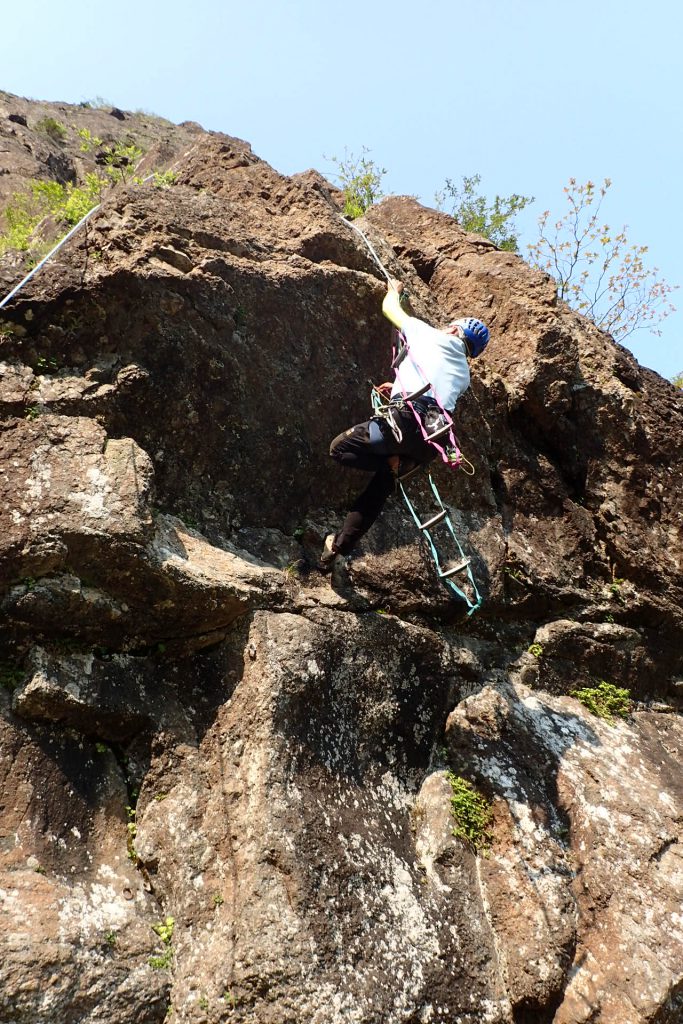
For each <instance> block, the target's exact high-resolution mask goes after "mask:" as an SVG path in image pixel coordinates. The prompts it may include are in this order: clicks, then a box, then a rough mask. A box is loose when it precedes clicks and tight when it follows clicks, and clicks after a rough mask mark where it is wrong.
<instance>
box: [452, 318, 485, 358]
mask: <svg viewBox="0 0 683 1024" xmlns="http://www.w3.org/2000/svg"><path fill="white" fill-rule="evenodd" d="M449 327H462V332H463V334H464V335H465V339H466V341H467V348H468V350H469V353H470V355H471V356H479V355H481V353H482V352H483V351H484V349H485V348H486V346H487V345H488V343H489V329H488V327H487V326H486V324H485V323H482V321H481V320H477V319H476V318H475V317H473V316H466V317H464V318H463V319H462V320H454V321H453V323H451V324H449Z"/></svg>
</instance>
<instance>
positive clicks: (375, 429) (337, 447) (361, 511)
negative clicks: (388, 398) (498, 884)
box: [330, 409, 437, 555]
mask: <svg viewBox="0 0 683 1024" xmlns="http://www.w3.org/2000/svg"><path fill="white" fill-rule="evenodd" d="M393 415H394V417H395V420H396V422H397V425H398V427H399V429H400V431H401V434H402V439H401V441H397V440H396V437H395V436H394V434H393V432H392V430H391V427H390V426H389V424H388V423H387V422H386V420H385V419H383V418H379V417H376V418H374V419H371V420H368V421H367V422H365V423H357V424H356V426H355V427H351V429H350V430H346V431H344V433H343V434H340V435H339V436H338V437H335V439H334V441H333V442H332V444H331V445H330V455H331V456H332V458H333V459H335V461H336V462H338V463H340V465H342V466H349V467H350V468H351V469H362V470H365V471H366V472H370V473H372V474H373V476H372V479H371V480H370V483H369V484H368V486H367V487H366V488H365V490H364V491H363V493H362V494H360V495H359V496H358V498H356V500H355V501H354V503H353V505H352V506H351V508H350V509H349V512H348V514H347V516H346V519H345V520H344V525H343V526H342V528H341V530H340V531H339V533H338V534H337V536H336V537H335V539H334V543H335V547H336V549H337V551H338V552H339V553H340V554H341V555H348V554H349V552H350V551H351V550H352V549H353V548H354V546H355V545H356V544H357V543H358V541H359V540H360V538H361V537H362V536H363V534H364V533H366V532H367V531H368V530H369V529H370V527H371V526H372V524H373V523H374V521H375V520H376V519H377V517H378V516H379V514H380V512H381V511H382V508H383V506H384V503H385V501H386V500H387V498H388V497H389V495H390V494H391V493H392V492H393V491H394V488H395V483H396V477H395V475H394V473H393V472H392V470H391V467H390V465H389V462H388V458H389V456H391V455H398V456H400V457H401V459H402V461H405V460H409V461H410V462H411V463H413V464H417V465H426V464H427V463H428V462H431V461H432V459H434V458H435V457H436V455H437V452H436V450H435V449H434V448H432V447H431V446H430V445H428V444H427V443H426V441H425V440H424V438H423V437H422V434H421V433H420V428H419V426H418V424H417V421H416V419H415V417H414V415H413V413H412V412H411V411H410V409H402V410H394V413H393Z"/></svg>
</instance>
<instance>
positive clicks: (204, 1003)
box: [198, 996, 209, 1011]
mask: <svg viewBox="0 0 683 1024" xmlns="http://www.w3.org/2000/svg"><path fill="white" fill-rule="evenodd" d="M198 1003H199V1009H200V1010H205V1011H206V1010H208V1009H209V1000H208V999H207V998H206V996H200V997H199V1001H198Z"/></svg>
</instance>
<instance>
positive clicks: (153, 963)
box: [148, 917, 175, 971]
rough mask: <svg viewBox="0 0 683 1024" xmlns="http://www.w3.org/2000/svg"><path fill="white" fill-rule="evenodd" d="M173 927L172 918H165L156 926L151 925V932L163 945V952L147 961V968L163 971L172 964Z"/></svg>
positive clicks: (173, 921)
mask: <svg viewBox="0 0 683 1024" xmlns="http://www.w3.org/2000/svg"><path fill="white" fill-rule="evenodd" d="M174 927H175V920H174V919H173V918H172V917H167V918H166V920H165V921H159V922H158V924H153V925H152V931H155V932H156V933H157V935H158V936H159V938H160V939H161V941H162V942H163V944H164V950H163V952H162V953H161V955H160V956H152V957H150V959H149V961H148V962H149V966H150V967H153V968H154V969H155V970H157V971H163V970H165V969H166V968H168V967H170V966H171V964H172V963H173V949H172V947H171V940H172V939H173V929H174Z"/></svg>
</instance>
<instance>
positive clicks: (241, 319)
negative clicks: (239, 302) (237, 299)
mask: <svg viewBox="0 0 683 1024" xmlns="http://www.w3.org/2000/svg"><path fill="white" fill-rule="evenodd" d="M232 318H233V320H234V321H235V327H236V329H237V330H238V331H242V330H244V328H245V327H246V326H247V311H246V309H245V308H244V306H238V307H237V309H236V310H235V312H234V313H233V314H232Z"/></svg>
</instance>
